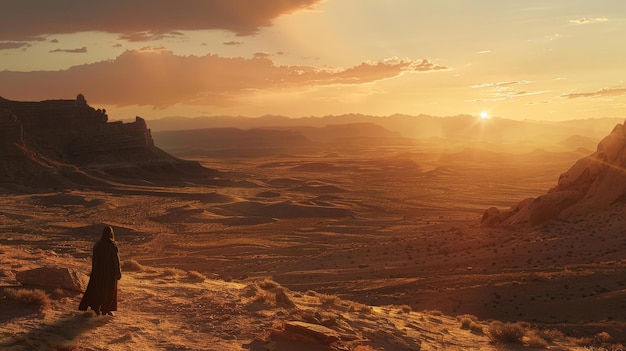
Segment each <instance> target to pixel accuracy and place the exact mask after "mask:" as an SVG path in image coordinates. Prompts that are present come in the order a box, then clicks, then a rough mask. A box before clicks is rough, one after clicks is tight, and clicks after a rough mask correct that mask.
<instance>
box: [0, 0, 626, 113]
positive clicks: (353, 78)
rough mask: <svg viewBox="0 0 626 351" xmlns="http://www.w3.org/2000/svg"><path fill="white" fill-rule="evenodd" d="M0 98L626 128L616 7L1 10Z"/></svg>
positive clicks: (122, 107) (72, 4) (130, 4)
mask: <svg viewBox="0 0 626 351" xmlns="http://www.w3.org/2000/svg"><path fill="white" fill-rule="evenodd" d="M0 8H2V11H0V96H1V97H4V98H6V99H10V100H21V101H40V100H47V99H74V98H75V97H76V96H77V95H78V94H79V93H80V94H83V95H84V96H85V98H86V99H87V102H88V103H89V104H90V105H91V106H92V107H94V108H104V109H106V110H107V113H108V115H109V118H110V119H130V118H134V116H137V115H138V116H141V117H143V118H145V119H153V118H162V117H168V116H186V117H196V116H215V115H238V116H250V117H258V116H262V115H267V114H272V115H282V116H288V117H305V116H325V115H340V114H347V113H361V114H369V115H379V116H387V115H392V114H396V113H399V114H408V115H419V114H428V115H433V116H453V115H459V114H472V115H476V116H480V114H481V113H483V116H485V113H486V114H489V116H498V117H502V118H509V119H517V120H522V119H532V120H549V121H558V120H568V119H582V118H600V117H620V118H623V117H624V116H625V115H626V83H625V82H624V79H626V64H625V62H626V45H625V43H626V1H624V0H594V1H589V0H584V1H582V0H508V1H494V0H436V1H435V0H429V1H425V0H262V1H261V0H256V1H255V0H228V1H226V0H177V1H171V0H134V1H128V0H107V1H84V0H54V1H52V0H20V1H12V0H0Z"/></svg>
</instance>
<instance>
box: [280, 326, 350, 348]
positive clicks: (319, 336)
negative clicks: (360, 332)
mask: <svg viewBox="0 0 626 351" xmlns="http://www.w3.org/2000/svg"><path fill="white" fill-rule="evenodd" d="M270 338H271V339H273V340H276V341H292V342H293V341H295V342H301V343H306V344H320V345H330V344H332V343H334V342H335V341H338V340H339V333H337V332H336V331H334V330H332V329H330V328H327V327H325V326H323V325H320V324H312V323H306V322H300V321H287V322H285V323H284V329H283V330H273V331H272V333H271V334H270Z"/></svg>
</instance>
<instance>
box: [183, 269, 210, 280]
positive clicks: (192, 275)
mask: <svg viewBox="0 0 626 351" xmlns="http://www.w3.org/2000/svg"><path fill="white" fill-rule="evenodd" d="M187 278H188V279H189V280H192V281H194V282H203V281H205V280H206V276H205V275H204V274H202V273H200V272H197V271H189V272H187Z"/></svg>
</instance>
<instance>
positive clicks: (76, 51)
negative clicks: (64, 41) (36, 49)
mask: <svg viewBox="0 0 626 351" xmlns="http://www.w3.org/2000/svg"><path fill="white" fill-rule="evenodd" d="M50 52H65V53H68V54H84V53H86V52H87V48H86V47H84V46H83V47H82V48H78V49H54V50H50Z"/></svg>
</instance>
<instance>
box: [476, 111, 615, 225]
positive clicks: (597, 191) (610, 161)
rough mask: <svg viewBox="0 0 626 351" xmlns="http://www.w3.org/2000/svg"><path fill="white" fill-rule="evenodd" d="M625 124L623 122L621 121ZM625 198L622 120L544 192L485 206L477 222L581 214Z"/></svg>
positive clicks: (533, 221)
mask: <svg viewBox="0 0 626 351" xmlns="http://www.w3.org/2000/svg"><path fill="white" fill-rule="evenodd" d="M625 124H626V122H625ZM625 199H626V128H625V127H624V125H622V124H618V125H617V126H615V128H614V129H613V131H612V132H611V133H610V134H609V135H608V136H606V137H605V138H604V139H602V141H600V143H599V144H598V148H597V150H596V152H594V153H593V154H591V155H589V156H587V157H584V158H582V159H580V160H578V161H576V163H574V165H573V166H572V167H570V169H568V170H567V171H566V172H565V173H563V174H561V176H560V177H559V180H558V182H557V185H556V186H555V187H554V188H552V189H550V190H549V191H548V193H547V194H545V195H541V196H539V197H537V198H535V199H531V201H529V200H528V199H526V200H524V201H522V202H520V203H519V204H518V205H516V206H514V207H512V208H511V209H510V210H507V211H500V210H498V209H495V208H489V209H487V210H486V211H485V213H484V214H483V217H482V219H481V224H482V225H484V226H493V225H499V224H516V223H525V222H527V223H530V224H531V225H536V224H540V223H543V222H545V221H547V220H549V219H552V218H555V217H558V216H562V217H566V216H572V215H579V214H584V213H586V212H588V211H592V210H597V209H602V208H606V207H608V206H610V205H612V204H614V203H616V202H618V201H624V200H625Z"/></svg>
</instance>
